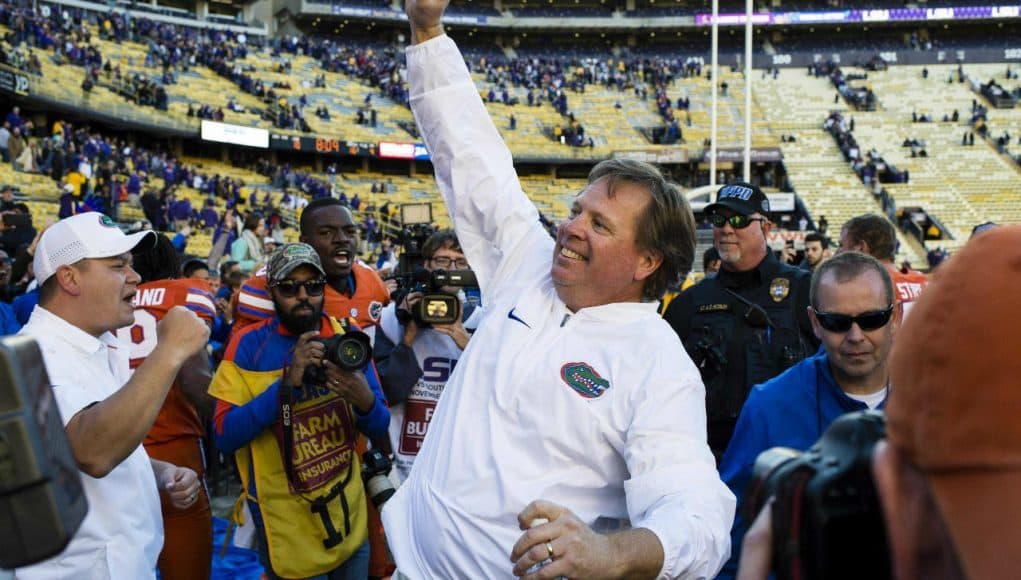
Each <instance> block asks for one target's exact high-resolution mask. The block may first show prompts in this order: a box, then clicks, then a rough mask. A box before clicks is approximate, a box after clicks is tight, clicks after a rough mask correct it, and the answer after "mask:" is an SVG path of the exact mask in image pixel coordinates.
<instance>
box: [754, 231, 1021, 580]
mask: <svg viewBox="0 0 1021 580" xmlns="http://www.w3.org/2000/svg"><path fill="white" fill-rule="evenodd" d="M1018 264H1021V228H1019V227H1016V226H1015V227H1002V228H998V229H995V230H991V231H988V232H984V233H982V234H981V235H979V236H976V237H975V238H973V239H972V240H971V241H969V242H968V244H967V245H966V246H965V247H964V248H963V249H962V250H961V251H960V252H959V253H958V255H955V256H954V257H953V258H952V259H951V260H950V261H949V262H947V263H945V264H943V265H942V266H941V267H940V268H939V270H937V271H936V274H935V276H934V278H933V280H932V283H931V284H930V286H929V287H928V288H927V290H926V292H925V293H924V294H923V295H922V296H921V298H920V299H919V300H918V301H917V302H916V303H915V304H916V305H915V306H914V308H913V309H912V314H911V318H910V320H909V322H908V323H907V324H905V325H904V327H903V329H902V330H901V331H900V332H899V334H898V336H897V344H896V347H895V348H894V349H893V352H892V354H891V357H890V365H889V366H890V376H891V383H892V385H893V386H892V388H891V391H890V397H889V403H888V405H887V411H886V413H887V420H886V437H887V438H886V440H885V441H879V442H878V444H875V445H873V443H874V441H870V440H867V439H871V438H861V437H858V438H856V437H851V436H848V435H851V432H845V434H844V436H837V437H835V436H834V435H836V434H835V433H832V432H828V433H827V434H826V436H825V437H824V438H823V439H824V441H822V442H820V443H821V445H820V446H813V447H812V450H810V451H809V452H808V453H807V454H805V455H806V456H807V455H813V454H819V455H820V460H819V461H817V462H816V464H817V465H819V466H823V465H825V464H826V463H827V462H829V461H834V462H835V463H841V462H844V463H843V465H844V467H847V466H850V465H851V464H853V465H855V467H856V468H855V469H854V470H853V473H852V472H851V471H848V475H851V477H849V478H848V479H847V480H846V484H845V485H843V486H841V487H840V488H830V489H831V490H833V491H837V492H838V495H839V496H840V497H837V496H836V495H829V494H825V493H823V494H820V491H821V490H822V488H826V487H827V485H826V481H825V480H826V479H827V478H826V477H825V474H824V473H823V471H824V470H820V471H818V472H817V473H818V474H819V475H817V476H813V477H811V478H810V479H809V480H807V481H804V482H801V483H797V484H796V485H794V486H792V488H795V489H801V490H806V493H805V495H806V496H815V497H816V498H819V499H822V498H826V499H825V501H817V502H814V501H810V500H808V499H806V500H805V501H803V502H802V501H801V500H799V499H798V498H792V497H791V494H790V493H788V492H787V491H785V487H786V486H785V485H784V484H783V483H782V482H781V483H779V484H778V485H776V486H774V487H776V488H777V489H778V491H777V493H776V500H775V503H774V504H773V507H772V508H767V509H763V510H762V511H761V512H760V513H759V515H758V517H757V518H756V519H755V523H754V524H753V525H752V527H751V529H749V531H748V534H747V536H746V537H745V541H744V547H743V551H742V559H741V565H740V571H739V574H738V578H739V579H741V580H759V579H765V578H767V577H768V576H769V574H770V570H774V571H777V575H776V576H777V578H778V579H782V578H785V577H788V576H786V575H785V574H783V573H780V572H779V571H780V570H782V569H784V568H785V567H786V568H787V569H792V566H791V564H792V563H793V564H794V565H795V566H796V567H798V568H800V573H799V574H798V575H797V576H798V577H800V578H805V579H812V578H827V579H831V578H851V577H858V578H883V577H893V578H897V579H914V578H925V579H962V578H969V579H971V580H985V579H999V578H1014V577H1016V574H1017V570H1018V568H1019V566H1021V462H1019V460H1018V458H1019V457H1021V422H1019V421H1018V420H1017V412H1018V409H1019V408H1021V389H1018V388H1017V377H1018V376H1021V357H1018V352H1019V351H1021V335H1019V334H1018V332H1017V329H1018V328H1019V327H1021V309H1018V308H1017V306H1016V304H1015V301H1016V299H1017V298H1016V297H1017V296H1018V295H1019V293H1021V273H1019V266H1018ZM977 280H981V283H976V281H977ZM843 422H845V419H841V420H840V421H838V423H843ZM859 434H860V432H859ZM826 440H829V442H832V443H834V444H836V445H829V444H828V442H827V441H826ZM828 446H829V447H830V449H832V450H835V449H839V448H842V452H841V453H838V454H829V455H830V457H826V455H827V454H826V453H825V451H824V449H825V448H826V447H828ZM820 451H822V453H821V454H820V453H819V452H820ZM774 452H776V450H773V451H770V453H774ZM852 455H858V456H862V455H864V457H865V461H854V462H852V463H847V462H845V461H844V459H842V458H841V457H840V456H843V458H847V457H849V456H852ZM795 461H797V460H795ZM870 468H871V469H870ZM767 477H769V478H770V479H773V478H772V477H771V476H767ZM753 487H754V486H753ZM787 489H788V490H789V489H791V488H787ZM852 498H853V499H854V502H855V503H856V504H857V506H856V509H857V510H859V511H861V510H862V509H863V508H865V507H867V506H868V505H869V504H870V503H871V504H874V505H873V506H872V508H871V512H872V515H874V516H876V517H875V518H874V519H875V520H877V521H876V525H875V526H871V527H869V528H868V529H865V528H864V527H855V526H848V525H841V524H842V523H843V522H842V517H841V514H838V513H836V512H835V511H834V510H833V507H834V506H835V505H842V506H848V505H850V504H851V502H849V501H848V500H849V499H852ZM792 499H793V500H794V502H795V503H801V505H802V507H803V508H804V509H803V511H802V512H801V513H800V514H791V515H792V516H793V517H786V518H785V517H784V516H783V515H782V512H784V511H785V510H783V509H782V508H780V506H781V505H782V504H785V503H790V502H791V500H792ZM833 499H836V501H832V500H833ZM863 513H864V512H863ZM880 515H881V516H882V517H881V519H880V518H879V517H878V516H880ZM827 518H829V519H827ZM807 522H824V523H826V524H827V527H826V530H825V531H826V533H825V534H824V535H823V536H824V537H825V538H827V539H830V538H841V539H843V542H840V543H836V542H834V543H833V544H832V545H828V546H827V545H821V546H818V548H817V549H816V550H814V551H813V552H807V551H806V550H804V549H802V550H798V549H795V548H796V547H797V546H799V545H801V546H805V545H806V544H808V543H810V542H805V540H806V537H805V536H804V533H803V532H804V531H805V529H806V525H805V524H806V523H807ZM781 530H790V533H785V532H783V531H781ZM808 539H809V540H810V541H811V540H812V539H811V538H808ZM875 543H880V544H882V545H883V547H884V548H885V550H884V552H885V553H886V554H888V557H889V566H887V567H886V569H885V570H878V569H877V570H875V571H874V572H873V573H869V574H864V575H863V574H859V575H857V576H854V571H853V570H849V569H847V568H846V567H845V568H844V569H837V570H834V569H833V568H821V569H816V570H815V571H809V570H806V569H805V568H804V567H802V566H801V564H802V563H803V562H805V561H807V560H813V559H814V560H819V556H820V552H822V551H827V552H830V553H839V554H840V555H841V559H844V560H845V561H851V560H852V559H854V558H857V559H858V560H868V558H867V557H866V556H865V555H864V551H863V549H862V548H863V546H865V545H872V544H875ZM887 546H888V547H887ZM865 564H867V562H860V563H859V564H858V565H857V566H856V567H858V568H861V567H862V566H863V565H865ZM884 572H885V573H884Z"/></svg>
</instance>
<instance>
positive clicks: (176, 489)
mask: <svg viewBox="0 0 1021 580" xmlns="http://www.w3.org/2000/svg"><path fill="white" fill-rule="evenodd" d="M154 236H155V234H153V233H139V234H135V235H133V236H126V235H124V233H123V232H121V230H120V229H118V228H117V226H116V224H114V223H113V222H112V221H111V220H110V219H109V218H107V217H103V218H102V219H100V215H99V214H95V213H92V214H81V215H78V216H74V217H71V218H68V219H66V220H62V221H60V222H58V223H57V224H55V225H53V226H52V227H50V228H48V229H47V230H46V232H45V233H44V234H43V235H42V237H41V239H40V241H39V244H38V246H37V248H36V252H35V258H34V262H35V275H36V278H37V280H38V281H39V282H40V285H41V287H42V291H41V294H40V300H39V306H38V307H37V308H36V309H35V311H34V312H33V313H32V317H31V320H29V322H28V324H27V325H26V326H25V328H24V329H23V330H22V333H23V334H25V335H27V336H30V337H32V338H34V339H35V340H36V341H37V342H38V343H39V347H40V350H41V351H42V356H43V362H44V363H45V366H46V371H47V373H48V374H49V378H50V382H51V383H52V385H53V387H52V389H51V391H52V393H53V395H54V398H55V399H56V402H57V405H58V408H59V410H60V414H61V416H62V417H63V418H64V421H65V431H66V433H67V438H68V440H69V442H70V446H71V449H72V451H73V452H74V455H75V459H76V460H77V464H78V468H79V470H80V471H81V472H82V473H83V474H84V475H86V476H87V477H83V478H82V480H83V482H82V483H83V485H84V489H85V496H86V498H87V499H88V503H89V509H90V514H89V517H87V518H86V519H85V521H84V523H83V524H82V527H81V528H80V529H79V530H78V531H77V533H76V534H75V536H74V538H73V539H72V540H71V543H70V544H69V545H68V546H67V547H66V548H65V549H64V550H63V551H62V552H61V553H60V554H58V555H56V556H54V557H52V558H50V559H48V560H44V561H43V562H40V563H38V564H35V565H33V566H31V567H29V568H25V569H23V570H20V571H18V572H16V574H17V576H18V577H24V578H29V577H32V578H54V577H64V576H68V575H71V576H76V577H88V576H93V577H95V576H98V577H105V578H109V577H114V576H123V577H132V578H147V577H148V578H151V577H152V576H153V570H154V569H155V567H156V560H157V556H158V555H159V552H160V548H161V545H162V543H163V542H162V536H163V534H162V533H161V531H160V499H159V495H158V491H159V490H164V491H166V492H168V494H169V496H170V500H171V503H172V504H173V506H174V507H175V508H177V509H187V508H189V507H191V506H192V505H194V503H195V502H196V501H197V499H198V494H199V490H200V487H201V482H200V481H199V479H198V477H197V476H196V474H195V472H194V471H192V470H191V469H188V468H185V467H179V466H177V465H174V464H171V463H168V462H164V461H159V460H155V459H150V458H149V456H148V455H146V453H145V451H144V450H143V448H142V441H143V439H144V438H145V436H146V434H147V433H149V430H150V428H151V427H152V425H153V422H154V421H155V420H156V417H157V414H158V413H159V410H160V407H161V406H162V404H163V401H164V399H165V397H166V395H167V392H168V391H169V389H170V387H171V384H172V383H173V380H174V377H175V376H177V373H178V371H179V370H180V369H181V367H182V365H183V364H184V363H185V361H187V360H188V359H189V358H190V357H191V356H192V355H193V354H194V353H196V352H198V351H200V350H201V349H202V348H203V347H204V346H205V344H206V340H207V338H208V335H209V331H208V329H207V328H206V325H205V324H204V323H203V322H202V321H201V320H199V318H198V317H197V316H196V315H195V314H194V313H192V312H190V311H189V310H188V309H186V308H175V309H173V310H171V311H170V312H168V313H167V315H166V316H165V317H164V319H163V321H162V324H161V325H160V339H161V340H160V343H159V344H158V345H157V346H156V347H155V349H154V351H153V352H152V353H151V355H150V356H149V357H148V358H147V359H146V362H144V363H142V365H141V366H139V367H138V368H137V369H136V370H135V372H134V374H133V375H129V367H128V358H129V353H128V349H127V348H123V346H124V345H122V344H121V343H120V341H118V340H117V339H116V338H115V337H114V336H113V334H112V332H114V331H115V330H116V329H118V328H120V327H122V326H126V325H130V324H132V323H133V322H134V320H135V315H134V308H133V307H132V305H131V302H130V300H129V299H130V298H131V297H132V296H133V295H134V294H135V292H136V289H137V285H138V283H139V276H138V274H137V273H135V271H134V270H133V269H132V268H131V251H132V250H134V249H144V248H145V247H146V246H147V245H151V244H152V243H153V241H154ZM140 246H141V247H140Z"/></svg>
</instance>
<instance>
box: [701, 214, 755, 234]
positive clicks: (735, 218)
mask: <svg viewBox="0 0 1021 580" xmlns="http://www.w3.org/2000/svg"><path fill="white" fill-rule="evenodd" d="M764 221H767V220H766V218H753V217H748V216H746V215H741V214H734V215H732V216H730V217H727V216H725V215H723V214H719V213H714V214H710V215H709V223H711V224H713V227H714V228H722V227H723V226H724V224H728V223H729V224H730V226H731V227H732V228H734V229H735V230H743V229H745V228H746V227H748V226H750V225H752V222H764Z"/></svg>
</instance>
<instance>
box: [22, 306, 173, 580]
mask: <svg viewBox="0 0 1021 580" xmlns="http://www.w3.org/2000/svg"><path fill="white" fill-rule="evenodd" d="M21 334H27V335H29V336H31V337H33V338H35V340H36V342H38V343H39V348H40V349H41V350H42V355H43V361H44V362H45V364H46V371H47V373H48V374H49V377H50V383H51V384H52V385H53V395H54V397H55V398H56V401H57V406H58V407H59V408H60V415H61V417H62V418H63V420H64V424H65V425H66V424H67V422H68V421H69V420H70V419H71V417H73V416H74V415H75V414H76V413H78V412H79V411H81V410H82V409H84V408H85V407H87V406H89V405H91V404H93V403H96V402H99V401H102V400H103V399H106V398H107V397H109V396H111V395H113V394H114V393H115V392H117V390H118V389H120V388H121V386H122V385H123V384H124V383H126V382H127V380H128V378H129V377H130V374H129V369H128V349H127V347H125V346H122V345H121V344H120V343H119V341H118V340H117V339H116V338H115V337H114V336H113V335H112V334H110V333H105V334H103V335H102V336H101V337H99V338H98V339H97V338H96V337H94V336H92V335H90V334H88V333H86V332H84V331H83V330H81V329H80V328H78V327H76V326H73V325H71V324H69V323H68V322H67V321H65V320H64V319H62V318H60V317H59V316H56V315H55V314H53V313H51V312H49V311H47V310H46V309H45V308H43V307H42V306H36V307H35V310H34V311H33V312H32V317H31V318H30V319H29V320H28V324H26V325H25V327H24V328H23V329H22V330H21ZM124 420H125V421H132V420H134V418H133V417H124ZM82 483H83V484H84V487H85V497H86V498H87V499H88V502H89V513H88V515H87V516H85V521H84V522H82V526H81V528H80V529H79V530H78V532H77V533H76V534H75V536H74V538H73V539H72V540H71V543H70V544H68V546H67V548H65V549H64V551H63V552H61V553H60V554H58V555H57V556H54V557H53V558H50V559H49V560H45V561H43V562H41V563H39V564H36V565H33V566H29V567H26V568H19V569H18V570H16V571H15V576H16V577H17V578H26V579H33V578H40V579H51V578H72V577H73V578H124V579H126V580H127V579H131V580H135V579H138V578H153V577H154V576H155V572H154V569H155V567H156V558H157V557H158V556H159V553H160V550H161V549H162V547H163V521H162V518H161V515H160V498H159V491H158V489H157V486H156V476H155V474H154V473H153V470H152V465H151V463H150V462H149V456H148V455H147V454H146V453H145V449H143V448H142V446H141V445H139V446H138V447H137V448H136V449H135V450H134V451H133V452H132V453H131V455H129V456H128V458H127V459H125V460H124V461H123V462H121V464H120V465H118V466H117V467H116V468H114V470H113V471H111V472H110V473H109V474H108V475H107V476H106V477H104V478H102V479H96V478H93V477H89V476H88V475H85V474H84V473H83V474H82Z"/></svg>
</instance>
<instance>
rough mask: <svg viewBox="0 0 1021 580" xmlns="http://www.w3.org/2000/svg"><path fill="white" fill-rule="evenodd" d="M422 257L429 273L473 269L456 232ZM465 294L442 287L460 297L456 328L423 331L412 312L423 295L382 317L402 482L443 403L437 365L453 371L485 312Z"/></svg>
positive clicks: (380, 348)
mask: <svg viewBox="0 0 1021 580" xmlns="http://www.w3.org/2000/svg"><path fill="white" fill-rule="evenodd" d="M422 258H423V267H424V268H425V270H426V271H430V272H431V271H433V270H437V269H443V270H467V269H468V268H469V266H468V261H467V260H466V259H465V257H464V253H463V252H461V246H460V245H459V244H458V242H457V236H456V235H455V234H454V232H453V231H452V230H440V231H438V232H436V233H434V234H433V235H431V236H429V238H427V239H426V241H425V243H424V244H422ZM460 290H461V289H460V288H451V287H448V288H443V291H444V292H448V293H450V294H454V295H460V297H459V300H460V302H461V308H460V311H461V312H460V314H461V316H460V317H459V318H458V320H457V321H456V322H454V323H452V324H432V325H430V326H428V327H420V326H419V325H418V323H417V322H415V319H414V317H413V316H412V315H411V312H412V310H413V309H414V308H415V305H416V304H417V303H418V301H419V300H420V299H421V298H422V295H421V293H410V294H407V295H406V296H405V298H404V300H403V301H402V302H401V304H399V305H398V304H396V303H391V304H390V305H389V306H387V307H386V308H384V309H383V314H382V316H381V317H380V321H379V329H378V330H377V331H376V339H375V341H374V343H373V359H374V360H375V363H376V369H377V370H378V371H379V380H380V382H381V383H382V386H383V393H384V394H385V395H386V400H387V403H388V404H389V405H390V413H391V416H392V418H391V422H390V444H391V447H392V448H393V451H394V468H395V470H396V476H397V479H398V480H399V481H404V480H405V479H407V477H408V473H410V471H411V466H412V464H413V463H414V461H415V456H417V455H418V449H419V447H420V446H421V444H422V441H423V440H424V438H425V435H426V430H427V429H428V426H429V421H430V420H431V418H432V414H431V413H430V411H429V410H431V409H432V408H434V407H435V405H436V404H437V403H438V402H439V399H440V396H441V394H442V393H443V386H444V385H445V384H446V382H447V377H448V376H449V373H446V374H444V375H443V376H437V375H436V374H435V373H433V372H432V369H434V368H435V367H436V366H437V365H445V366H448V367H450V368H453V367H454V365H455V364H456V363H457V360H458V359H459V358H460V357H461V352H462V351H463V350H464V349H465V347H466V346H468V340H469V339H470V337H471V335H470V333H471V332H474V331H475V326H476V325H477V323H478V319H479V318H481V314H482V311H481V309H476V308H475V307H474V306H473V305H471V304H466V303H465V302H464V293H463V292H461V291H460ZM426 370H428V371H429V373H428V374H426Z"/></svg>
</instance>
